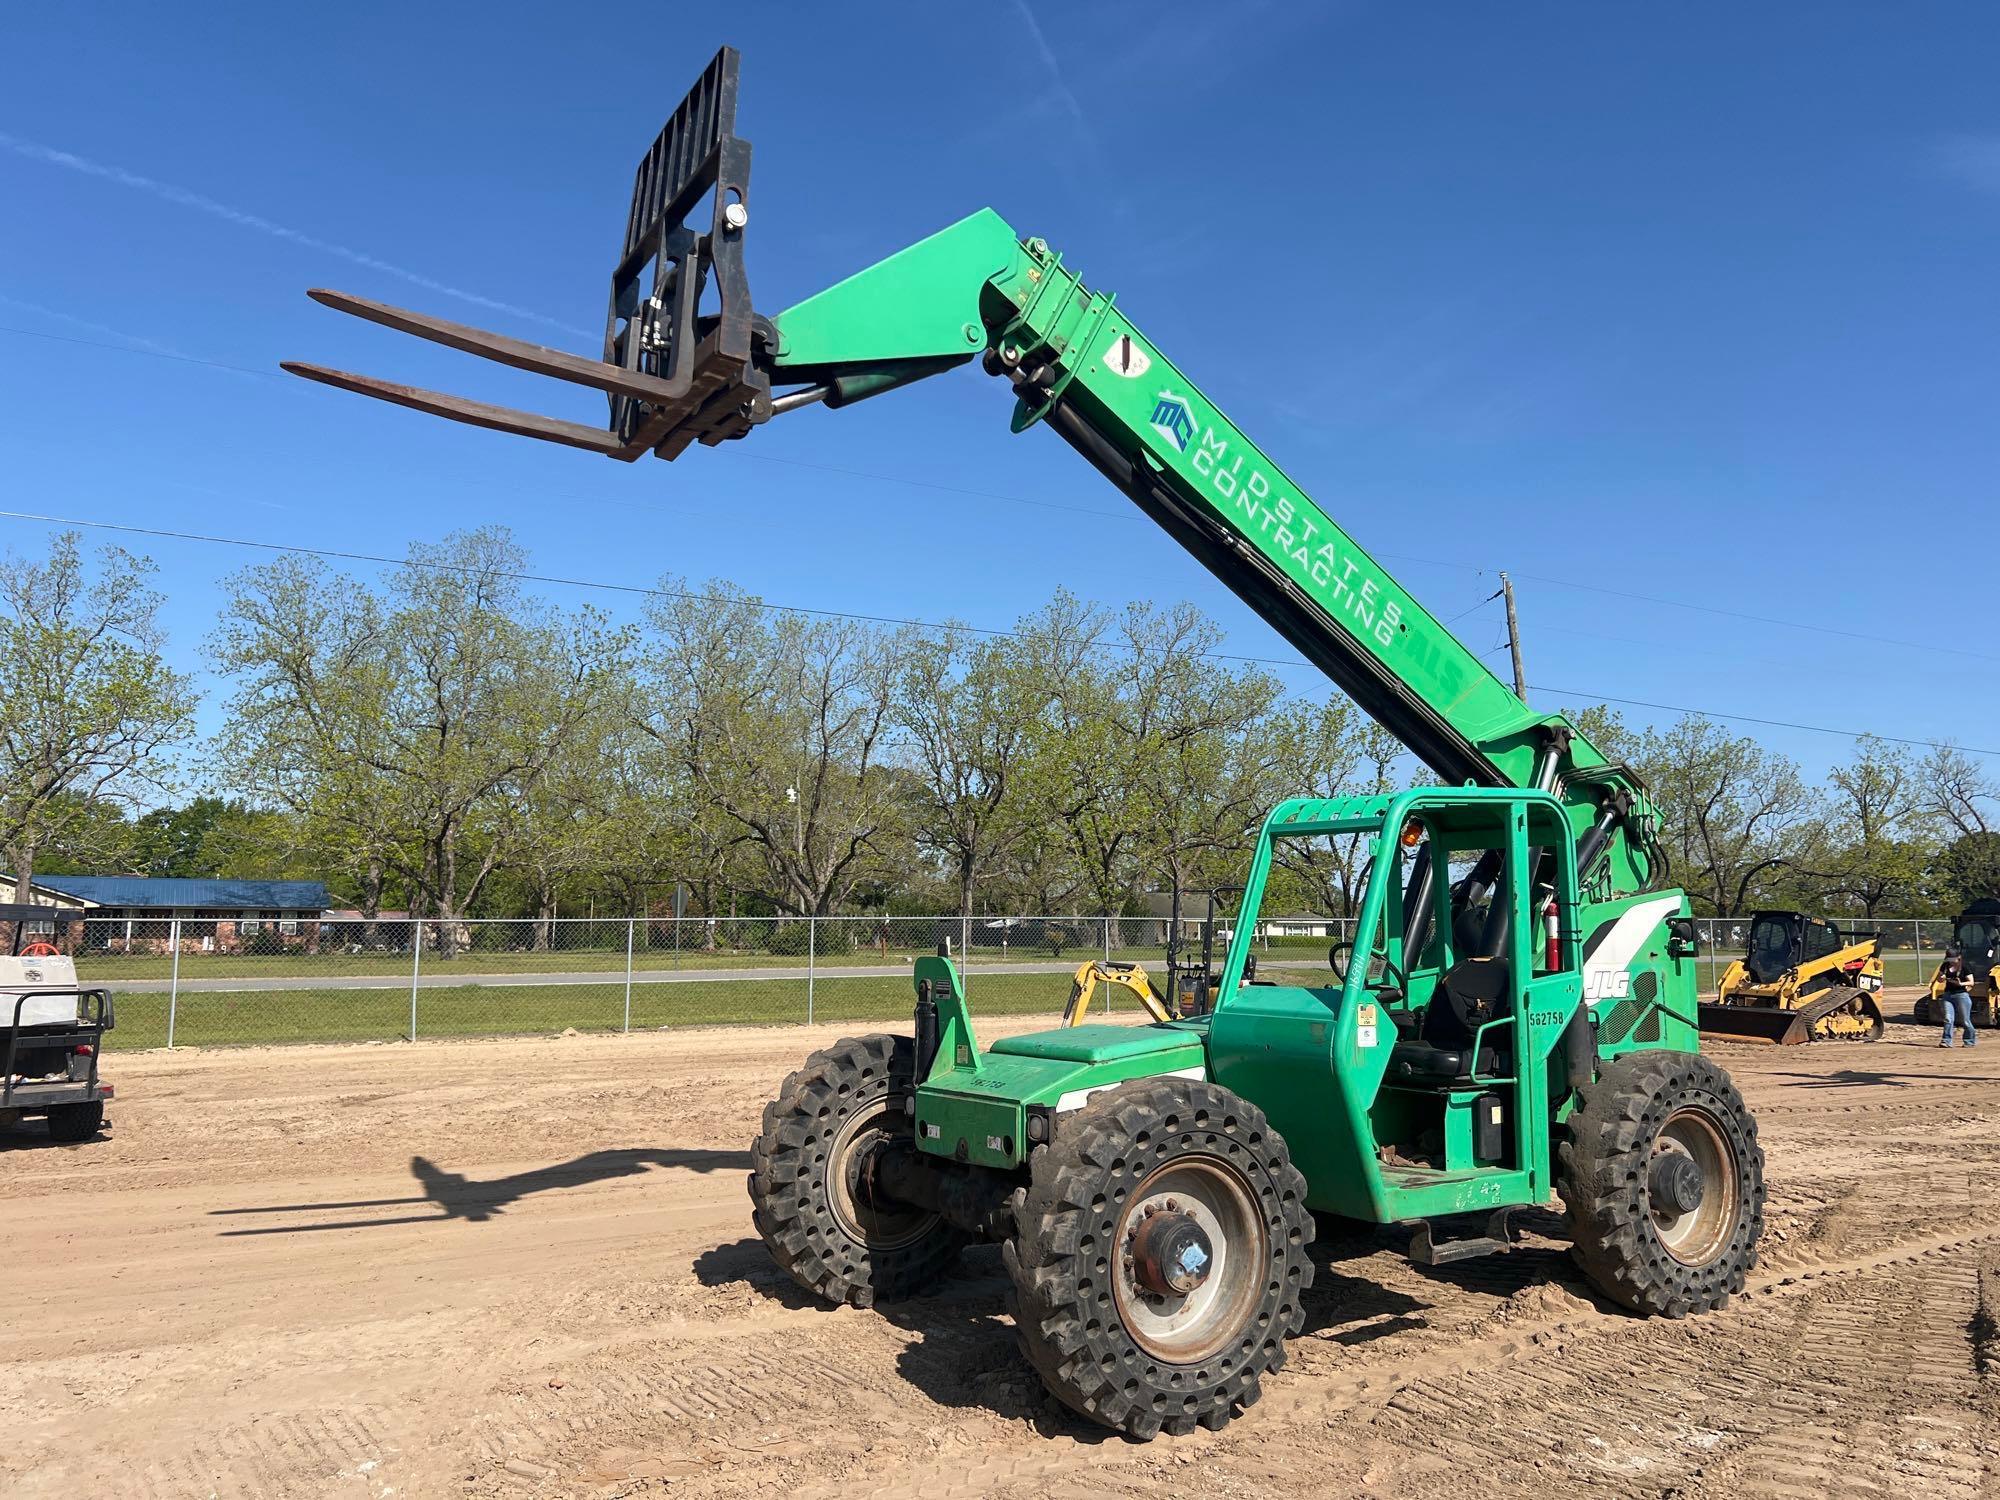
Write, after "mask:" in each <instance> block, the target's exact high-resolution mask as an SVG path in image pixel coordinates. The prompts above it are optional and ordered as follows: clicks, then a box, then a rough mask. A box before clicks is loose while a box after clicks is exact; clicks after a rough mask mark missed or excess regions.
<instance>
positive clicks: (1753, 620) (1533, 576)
mask: <svg viewBox="0 0 2000 1500" xmlns="http://www.w3.org/2000/svg"><path fill="white" fill-rule="evenodd" d="M0 333H11V334H18V335H20V336H22V337H25V338H39V339H48V340H51V341H53V342H55V343H62V344H80V345H83V346H84V347H86V348H91V349H107V350H110V351H111V352H113V353H116V354H137V355H141V356H143V357H145V358H148V359H165V360H172V361H174V362H176V363H179V364H188V365H202V366H206V367H207V368H209V369H212V370H228V371H231V372H233V373H235V374H238V375H255V376H258V377H259V378H261V379H266V380H278V379H279V377H278V376H277V375H275V374H274V373H273V372H271V371H269V370H257V369H252V368H250V367H248V366H246V365H232V364H227V363H224V362H223V361H221V360H213V359H198V358H196V357H194V356H193V355H186V354H169V353H166V352H165V351H163V350H157V349H136V348H133V347H132V346H131V345H129V344H112V343H105V342H102V341H100V340H97V339H85V338H77V337H75V336H74V335H71V334H57V333H41V332H38V331H36V330H34V329H28V328H13V327H8V326H0ZM284 383H285V384H287V385H290V384H292V382H284ZM741 456H742V457H744V458H747V459H749V460H751V461H753V462H757V463H767V464H784V465H788V466H790V467H794V468H801V469H813V470H817V471H819V472H821V473H827V474H839V475H842V476H844V477H847V478H851V479H866V480H872V481H875V482H877V483H881V484H900V485H907V486H910V487H912V488H915V489H927V490H936V491H938V492H940V493H942V494H948V495H963V496H967V497H970V498H973V499H980V500H997V501H1000V502H1002V503H1004V504H1008V505H1026V506H1032V507H1034V508H1036V509H1040V510H1060V511H1067V512H1070V513H1071V514H1074V515H1085V516H1097V517H1101V518H1103V519H1105V520H1121V519H1125V520H1130V519H1136V517H1135V516H1134V515H1133V513H1132V512H1121V511H1111V510H1099V509H1097V508H1096V507H1093V506H1084V505H1066V504H1063V503H1062V502H1060V501H1054V500H1036V499H1031V498H1030V497H1028V496H1026V495H1009V494H1004V493H1001V492H999V491H996V490H975V489H967V488H964V487H962V486H959V485H952V484H943V483H940V482H938V481H936V480H930V479H913V478H909V477H908V476H905V475H899V474H877V473H874V472H872V471H870V470H866V469H848V468H842V467H840V466H838V465H834V464H820V463H813V462H811V461H809V460H806V459H797V458H782V457H779V456H778V455H776V454H770V453H746V454H743V455H741ZM295 550H302V549H295ZM1372 550H1373V555H1374V556H1376V557H1380V558H1386V559H1389V560H1390V561H1394V562H1403V563H1416V564H1419V565H1420V566H1423V567H1428V568H1450V569H1453V570H1455V571H1459V572H1466V573H1472V574H1475V575H1483V574H1485V573H1488V572H1490V571H1492V570H1491V569H1488V568H1482V567H1479V566H1477V565H1475V564H1473V563H1464V562H1452V561H1448V560H1446V559H1444V558H1440V557H1422V556H1419V555H1417V554H1416V553H1411V552H1394V551H1389V550H1386V549H1372ZM1509 571H1511V572H1513V573H1514V576H1515V577H1517V578H1525V579H1530V580H1532V581H1533V582H1535V583H1540V584H1546V585H1547V586H1548V587H1550V588H1559V589H1573V590H1576V591H1578V592H1580V593H1586V594H1603V595H1606V596H1608V597H1610V598H1613V599H1617V600H1619V601H1621V602H1623V603H1627V604H1629V603H1634V602H1637V603H1643V604H1656V605H1660V606H1662V607H1664V608H1667V609H1681V610H1687V611H1690V612H1692V613H1694V614H1706V615H1714V616H1716V617H1718V618H1720V619H1725V620H1740V621H1743V622H1745V623H1747V624H1755V625H1767V626H1772V627H1775V628H1777V629H1780V630H1796V631H1802V632H1804V633H1805V634H1808V635H1826V636H1835V637H1838V638H1840V639H1842V640H1850V641H1866V642H1868V643H1869V644H1871V645H1877V646H1895V647H1897V648H1898V649H1900V650H1905V651H1939V652H1943V653H1944V654H1946V655H1948V656H1964V657H1970V658H1971V659H1973V660H1975V661H2000V655H1995V654H1993V653H1991V652H1986V651H1974V650H1971V649H1969V648H1967V647H1963V646H1949V645H1944V644H1941V643H1939V642H1937V641H1911V640H1904V639H1901V638H1899V637H1896V636H1886V635H1869V634H1867V633H1866V632H1864V631H1859V630H1842V629H1840V628H1839V627H1837V626H1833V625H1815V624H1808V623H1806V622H1805V621H1802V620H1787V619H1781V618H1779V617H1778V616H1776V615H1753V614H1749V613H1747V612H1745V611H1743V610H1734V609H1724V608H1722V607H1721V606H1719V605H1713V604H1694V603H1690V602H1689V601H1687V600H1685V599H1668V598H1665V597H1663V596H1660V595H1656V594H1637V593H1632V592H1630V591H1628V590H1625V589H1619V588H1607V587H1605V586H1604V585H1601V584H1592V583H1579V582H1578V581H1577V580H1575V579H1573V578H1562V577H1556V576H1554V575H1551V574H1545V573H1523V572H1521V571H1519V570H1518V569H1510V570H1509ZM807 612H808V613H809V612H810V611H807ZM1454 618H1461V617H1457V616H1455V617H1454ZM1445 623H1446V624H1450V623H1451V622H1450V621H1446V622H1445ZM1573 633H1576V634H1583V633H1585V632H1573ZM1607 639H1608V637H1607ZM1242 659H1243V660H1258V659H1259V658H1249V657H1246V658H1242Z"/></svg>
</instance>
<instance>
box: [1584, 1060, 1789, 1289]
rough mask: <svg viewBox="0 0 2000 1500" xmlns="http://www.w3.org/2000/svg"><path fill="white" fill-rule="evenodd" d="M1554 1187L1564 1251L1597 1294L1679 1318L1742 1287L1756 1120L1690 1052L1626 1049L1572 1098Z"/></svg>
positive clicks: (1756, 1202)
mask: <svg viewBox="0 0 2000 1500" xmlns="http://www.w3.org/2000/svg"><path fill="white" fill-rule="evenodd" d="M1561 1167H1562V1170H1561V1174H1560V1178H1559V1181H1558V1187H1559V1189H1560V1191H1561V1193H1562V1196H1563V1201H1564V1202H1565V1204H1566V1205H1567V1206H1568V1209H1569V1220H1570V1231H1571V1234H1572V1237H1573V1242H1574V1243H1573V1249H1572V1252H1571V1253H1572V1254H1573V1255H1574V1256H1575V1258H1576V1261H1577V1264H1578V1265H1579V1266H1581V1267H1582V1268H1583V1271H1584V1274H1585V1275H1587V1276H1588V1277H1589V1278H1590V1279H1591V1281H1592V1282H1594V1283H1595V1284H1596V1285H1597V1287H1598V1288H1599V1289H1600V1290H1601V1291H1603V1292H1604V1294H1605V1295H1606V1296H1608V1297H1611V1298H1612V1299H1614V1300H1615V1301H1618V1302H1621V1303H1623V1304H1624V1305H1625V1306H1627V1307H1629V1308H1632V1309H1633V1310H1634V1311H1636V1312H1642V1313H1659V1314H1663V1315H1665V1316H1667V1317H1670V1318H1678V1317H1684V1316H1686V1315H1687V1314H1688V1313H1691V1312H1702V1311H1705V1310H1707V1309H1709V1308H1715V1307H1720V1306H1722V1305H1723V1304H1724V1303H1725V1302H1727V1301H1728V1300H1729V1298H1730V1297H1731V1296H1732V1295H1734V1294H1735V1293H1737V1292H1740V1291H1742V1290H1743V1283H1744V1279H1745V1277H1747V1276H1748V1274H1749V1272H1750V1270H1751V1268H1752V1267H1753V1266H1755V1265H1756V1263H1757V1240H1758V1237H1759V1236H1760V1235H1761V1234H1762V1233H1763V1229H1764V1153H1763V1150H1762V1149H1761V1148H1760V1147H1759V1146H1758V1144H1757V1122H1756V1120H1755V1119H1754V1118H1753V1117H1752V1116H1751V1114H1750V1112H1749V1110H1748V1109H1747V1108H1745V1106H1744V1104H1743V1099H1742V1096H1741V1095H1740V1094H1738V1093H1737V1091H1736V1086H1735V1084H1733V1083H1731V1082H1730V1080H1729V1075H1728V1074H1727V1073H1725V1072H1723V1071H1722V1069H1720V1068H1718V1067H1717V1066H1716V1065H1715V1064H1714V1063H1712V1062H1710V1061H1709V1060H1708V1059H1707V1058H1705V1057H1702V1056H1700V1055H1699V1054H1698V1053H1693V1052H1664V1051H1661V1052H1635V1053H1630V1054H1628V1055H1626V1056H1624V1057H1621V1058H1618V1059H1616V1060H1615V1061H1613V1062H1611V1063H1609V1064H1607V1065H1606V1066H1605V1068H1604V1072H1603V1076H1602V1077H1601V1078H1600V1079H1599V1080H1598V1081H1597V1082H1596V1083H1594V1084H1591V1085H1590V1086H1589V1087H1587V1088H1586V1089H1584V1091H1583V1102H1582V1104H1581V1105H1580V1106H1579V1107H1578V1109H1577V1111H1576V1113H1575V1114H1573V1115H1572V1116H1571V1117H1570V1121H1569V1138H1568V1139H1567V1140H1565V1141H1564V1142H1563V1143H1562V1149H1561Z"/></svg>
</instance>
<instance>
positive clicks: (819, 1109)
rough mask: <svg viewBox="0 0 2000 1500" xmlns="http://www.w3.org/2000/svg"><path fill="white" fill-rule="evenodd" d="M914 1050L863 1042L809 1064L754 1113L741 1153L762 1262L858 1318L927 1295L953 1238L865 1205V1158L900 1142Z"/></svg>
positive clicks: (905, 1212) (920, 1217)
mask: <svg viewBox="0 0 2000 1500" xmlns="http://www.w3.org/2000/svg"><path fill="white" fill-rule="evenodd" d="M915 1061H916V1048H915V1044H914V1043H912V1042H911V1040H910V1039H909V1038H908V1037H906V1036H865V1037H860V1038H858V1039H856V1038H850V1039H848V1040H845V1041H840V1042H836V1043H835V1044H834V1045H833V1046H831V1047H829V1048H827V1049H826V1050H825V1051H824V1052H815V1053H813V1055H812V1056H811V1057H809V1058H807V1059H806V1064H805V1066H804V1067H803V1068H800V1069H799V1071H798V1072H796V1073H794V1074H792V1076H791V1077H789V1078H787V1079H786V1080H785V1083H784V1087H783V1088H781V1089H780V1090H779V1091H778V1097H777V1098H776V1099H774V1100H773V1101H772V1102H771V1103H769V1104H767V1105H765V1106H764V1128H763V1130H762V1132H761V1133H760V1134H759V1135H758V1137H757V1139H756V1140H755V1141H753V1142H752V1143H751V1146H750V1165H751V1171H750V1202H751V1204H752V1207H753V1213H752V1218H753V1220H754V1221H755V1223H756V1225H757V1232H758V1233H759V1234H761V1235H762V1236H763V1237H764V1243H765V1244H766V1245H768V1246H769V1247H770V1250H771V1255H772V1258H773V1259H775V1260H776V1261H777V1262H778V1264H779V1265H781V1266H783V1267H784V1268H785V1269H786V1270H787V1271H789V1272H790V1273H791V1274H792V1275H793V1277H795V1278H796V1279H797V1280H798V1282H799V1284H800V1285H802V1286H804V1287H805V1288H806V1289H807V1290H809V1291H813V1292H817V1293H818V1294H819V1295H820V1296H822V1297H824V1298H826V1299H827V1300H828V1301H829V1302H846V1303H850V1304H852V1305H853V1306H855V1307H869V1306H872V1305H873V1304H874V1303H875V1302H877V1301H884V1302H893V1301H896V1300H898V1299H899V1298H903V1297H910V1296H915V1295H917V1294H919V1293H922V1292H924V1291H927V1290H928V1289H929V1288H930V1287H932V1286H933V1285H935V1284H936V1283H937V1282H938V1281H939V1280H940V1279H942V1278H943V1276H944V1275H945V1273H946V1272H947V1270H948V1269H949V1268H950V1265H951V1263H952V1261H953V1260H954V1259H956V1257H957V1255H958V1252H959V1250H960V1249H961V1248H962V1247H963V1245H964V1243H965V1239H964V1236H963V1235H961V1234H960V1233H959V1232H958V1231H957V1230H955V1229H953V1228H952V1227H951V1226H950V1225H948V1224H946V1223H945V1222H944V1221H943V1220H942V1219H940V1218H939V1217H938V1216H937V1215H936V1214H934V1213H930V1212H927V1211H925V1210H923V1209H918V1208H911V1207H909V1206H907V1205H904V1204H899V1203H885V1202H880V1201H873V1200H871V1195H870V1194H869V1193H868V1192H867V1191H866V1188H865V1186H864V1185H863V1183H862V1181H861V1169H862V1167H863V1165H864V1163H865V1161H866V1158H867V1155H868V1152H869V1150H870V1149H871V1148H872V1147H873V1146H874V1145H875V1144H876V1143H878V1142H880V1141H882V1140H884V1139H887V1138H892V1137H907V1136H908V1135H909V1133H910V1116H909V1115H908V1113H907V1112H906V1111H905V1109H904V1107H903V1101H904V1100H905V1099H907V1098H908V1097H909V1096H910V1095H911V1094H912V1092H913V1091H914V1089H915V1081H914V1076H913V1075H914V1072H915Z"/></svg>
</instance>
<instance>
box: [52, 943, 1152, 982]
mask: <svg viewBox="0 0 2000 1500" xmlns="http://www.w3.org/2000/svg"><path fill="white" fill-rule="evenodd" d="M915 951H919V950H913V949H912V948H911V947H910V945H909V944H907V943H905V944H900V945H898V944H891V945H890V947H889V951H888V955H887V957H886V958H885V957H884V956H883V955H882V953H880V952H879V951H878V950H876V949H874V948H872V947H871V948H867V949H863V950H861V951H859V952H854V953H841V954H831V955H829V954H820V955H817V956H816V958H815V960H814V964H813V967H814V968H816V969H819V970H827V969H841V968H869V967H877V968H879V967H880V966H881V965H882V964H884V963H891V964H906V963H908V962H909V960H910V959H911V957H912V956H913V954H914V952H915ZM920 951H924V952H928V951H929V950H928V949H923V950H920ZM1099 951H1101V950H1098V949H1094V948H1065V949H1063V952H1062V957H1061V958H1060V959H1058V958H1056V957H1054V956H1053V955H1052V954H1050V952H1049V950H1048V949H1047V948H1010V949H1008V950H1007V951H1006V952H1005V953H1004V954H1003V953H1002V952H1001V951H1000V950H999V949H998V948H974V949H973V950H972V956H971V958H970V959H969V960H968V961H969V962H970V963H972V964H975V965H990V964H1001V963H1036V964H1044V963H1066V964H1076V963H1082V962H1083V961H1084V960H1085V959H1086V958H1090V957H1093V956H1095V955H1096V954H1097V953H1098V952H1099ZM1112 957H1113V958H1115V959H1117V960H1119V961H1121V962H1127V963H1130V962H1138V963H1152V964H1154V965H1158V964H1160V963H1162V962H1163V961H1164V954H1163V951H1162V950H1161V949H1158V948H1121V949H1116V950H1114V951H1113V953H1112ZM632 967H633V968H634V969H641V970H645V969H668V970H671V969H674V968H677V967H678V968H682V969H797V970H798V971H799V974H800V975H801V976H802V977H803V975H804V974H805V971H806V960H805V957H804V955H802V954H801V955H797V956H794V955H790V954H776V953H766V952H762V951H738V950H735V949H723V950H719V951H717V952H713V953H706V952H703V951H702V950H700V949H698V948H684V949H682V950H681V952H680V955H679V957H678V959H677V958H676V957H675V954H674V950H673V949H671V948H651V949H647V948H641V949H638V950H637V951H635V952H634V953H633V955H632ZM421 968H422V971H423V973H424V974H426V975H435V974H450V973H459V974H615V975H619V976H623V974H624V972H625V950H624V949H623V948H619V949H616V950H611V949H603V948H585V949H572V950H568V951H561V950H559V951H557V952H553V953H528V952H508V953H482V952H478V951H473V952H469V953H460V954H458V955H457V956H456V957H453V958H449V959H445V958H439V957H438V956H437V955H435V954H432V953H426V954H424V956H423V962H422V965H421ZM77 969H78V971H79V973H81V974H83V975H84V976H86V977H85V981H84V982H85V983H87V984H97V983H102V984H116V983H117V982H118V981H119V980H121V979H166V978H168V977H170V976H171V975H172V974H173V972H174V970H173V960H172V958H170V957H168V956H166V955H162V954H152V953H133V954H124V953H104V952H99V951H97V950H94V949H93V950H86V951H85V952H84V953H82V954H81V955H79V956H78V958H77ZM409 972H410V955H409V954H407V953H339V952H328V953H316V954H314V953H271V954H255V953H184V954H182V955H181V966H180V977H181V978H183V979H294V978H296V979H310V978H312V977H314V976H315V975H336V974H338V975H348V974H352V975H357V976H373V977H376V978H396V977H399V976H401V975H405V974H408V973H409Z"/></svg>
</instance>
